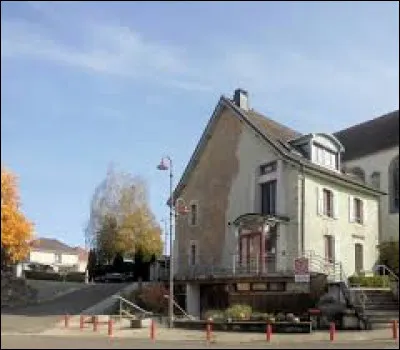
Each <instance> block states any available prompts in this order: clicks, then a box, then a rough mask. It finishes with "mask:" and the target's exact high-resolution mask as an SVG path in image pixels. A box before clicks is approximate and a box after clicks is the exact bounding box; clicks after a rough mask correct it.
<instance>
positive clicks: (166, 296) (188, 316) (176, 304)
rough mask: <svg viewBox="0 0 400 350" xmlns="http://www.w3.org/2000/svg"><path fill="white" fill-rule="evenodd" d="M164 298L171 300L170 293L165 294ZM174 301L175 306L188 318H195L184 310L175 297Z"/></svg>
mask: <svg viewBox="0 0 400 350" xmlns="http://www.w3.org/2000/svg"><path fill="white" fill-rule="evenodd" d="M164 298H165V299H168V300H169V295H164ZM172 303H173V304H174V305H175V307H176V308H177V309H178V310H179V311H181V312H182V313H183V314H184V315H185V316H186V317H187V318H189V319H190V320H193V319H194V317H193V316H191V315H189V314H188V313H187V312H186V311H185V310H183V309H182V308H181V307H180V306H179V304H178V303H177V302H176V301H175V300H174V299H172Z"/></svg>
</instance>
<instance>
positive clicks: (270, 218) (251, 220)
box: [233, 213, 289, 228]
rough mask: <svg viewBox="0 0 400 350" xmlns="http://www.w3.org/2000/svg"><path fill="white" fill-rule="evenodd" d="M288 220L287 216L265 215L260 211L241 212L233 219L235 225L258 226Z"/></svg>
mask: <svg viewBox="0 0 400 350" xmlns="http://www.w3.org/2000/svg"><path fill="white" fill-rule="evenodd" d="M286 222H289V218H288V217H287V216H281V215H265V214H260V213H247V214H242V215H240V216H239V217H237V218H236V219H235V220H234V221H233V225H235V226H236V227H243V228H244V227H246V228H248V227H257V226H258V227H259V226H266V225H268V226H271V227H273V226H275V225H276V224H277V223H286Z"/></svg>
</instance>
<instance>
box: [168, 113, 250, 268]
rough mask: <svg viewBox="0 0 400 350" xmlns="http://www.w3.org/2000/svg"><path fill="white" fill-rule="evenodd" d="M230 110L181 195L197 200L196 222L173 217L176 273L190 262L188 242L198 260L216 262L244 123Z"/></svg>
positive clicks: (184, 217)
mask: <svg viewBox="0 0 400 350" xmlns="http://www.w3.org/2000/svg"><path fill="white" fill-rule="evenodd" d="M231 113H232V112H231V111H230V110H228V109H224V110H223V111H222V114H221V116H220V118H219V119H218V120H217V122H216V125H215V127H214V131H213V133H212V135H211V137H210V138H209V140H208V141H207V145H206V146H205V149H204V151H203V153H202V155H201V157H200V159H199V160H198V164H197V166H196V167H195V169H194V170H193V171H192V173H191V175H190V178H189V179H188V181H187V184H186V187H185V188H184V189H183V190H182V193H181V198H183V199H184V201H185V203H187V204H189V203H190V202H191V201H193V200H195V201H197V204H198V223H197V225H196V226H190V225H189V222H188V217H186V216H178V218H177V220H176V240H177V242H176V247H177V249H176V251H175V252H177V256H176V257H177V259H176V260H175V261H174V271H175V272H177V273H179V271H180V270H181V269H185V268H187V266H188V263H189V245H190V242H192V241H194V242H196V244H197V249H198V257H199V261H198V263H200V264H202V263H204V264H219V263H220V262H221V257H222V252H223V247H224V245H225V231H226V226H227V222H228V220H227V217H226V211H227V207H228V201H229V192H230V189H231V184H232V181H233V179H234V178H235V177H236V174H237V172H238V168H239V161H238V158H237V152H236V151H237V147H238V144H239V140H240V135H241V133H242V129H243V125H242V123H241V122H240V121H239V120H238V118H236V117H234V116H233V115H232V114H231Z"/></svg>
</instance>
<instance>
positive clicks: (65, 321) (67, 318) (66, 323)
mask: <svg viewBox="0 0 400 350" xmlns="http://www.w3.org/2000/svg"><path fill="white" fill-rule="evenodd" d="M64 326H65V328H68V326H69V315H68V314H66V315H65V316H64Z"/></svg>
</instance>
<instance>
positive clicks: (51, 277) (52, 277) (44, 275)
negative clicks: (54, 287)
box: [25, 271, 62, 281]
mask: <svg viewBox="0 0 400 350" xmlns="http://www.w3.org/2000/svg"><path fill="white" fill-rule="evenodd" d="M25 277H26V278H27V279H30V280H43V281H62V277H61V275H59V274H58V273H56V272H44V271H25Z"/></svg>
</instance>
